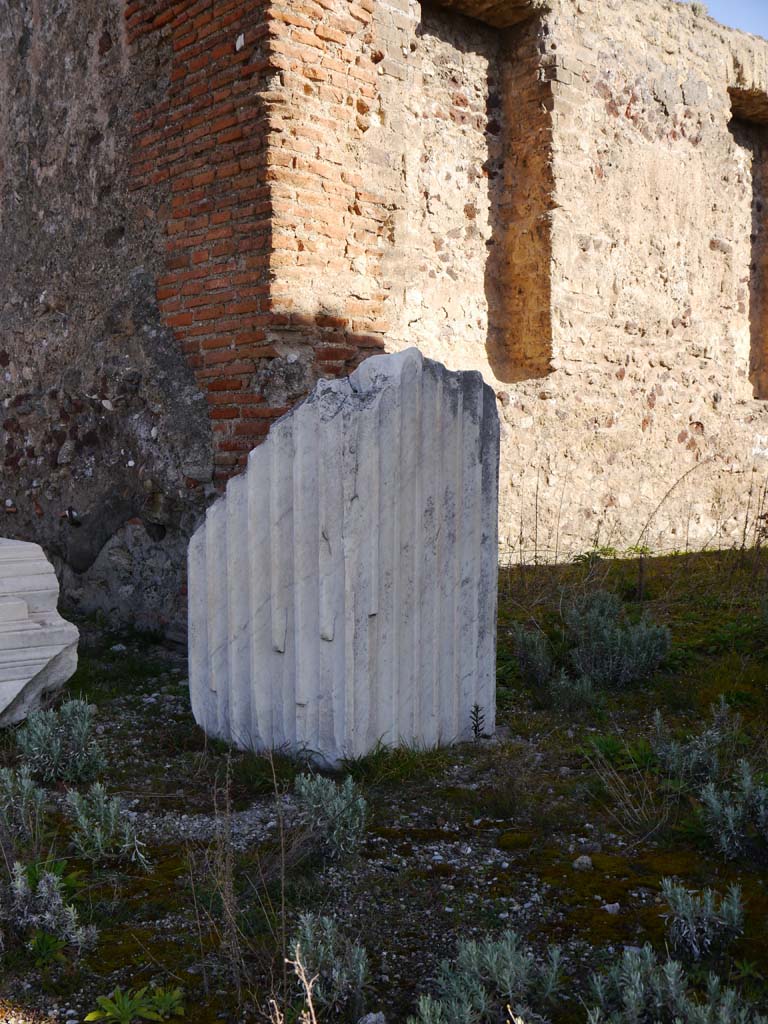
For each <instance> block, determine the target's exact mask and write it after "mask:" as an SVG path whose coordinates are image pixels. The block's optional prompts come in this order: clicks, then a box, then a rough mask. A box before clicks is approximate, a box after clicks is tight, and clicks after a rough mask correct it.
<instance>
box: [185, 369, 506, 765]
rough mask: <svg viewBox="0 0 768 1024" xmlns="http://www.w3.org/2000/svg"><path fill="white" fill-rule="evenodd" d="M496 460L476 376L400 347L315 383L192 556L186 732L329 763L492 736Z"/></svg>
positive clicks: (492, 417)
mask: <svg viewBox="0 0 768 1024" xmlns="http://www.w3.org/2000/svg"><path fill="white" fill-rule="evenodd" d="M498 458H499V425H498V417H497V412H496V405H495V399H494V395H493V392H492V391H491V390H490V388H488V387H487V386H486V385H484V384H483V381H482V378H481V376H480V374H478V373H474V372H473V373H452V372H450V371H448V370H447V369H446V368H445V367H443V366H442V365H441V364H439V363H436V362H432V361H431V360H425V359H424V358H423V357H422V356H421V354H420V353H419V352H418V351H417V350H416V349H409V350H407V351H405V352H401V353H399V354H397V355H389V356H374V357H372V358H370V359H368V360H366V361H365V362H364V363H363V364H362V365H361V366H360V367H358V369H357V370H356V371H355V372H354V373H353V374H352V375H351V377H349V378H347V379H344V380H322V381H320V382H319V383H318V385H317V386H316V388H315V390H314V391H313V393H312V394H311V395H310V396H309V398H308V399H307V400H306V401H305V402H303V403H302V404H301V405H299V406H298V407H297V408H295V409H294V410H293V411H292V412H290V413H288V414H287V415H286V416H284V417H283V418H282V419H281V420H279V421H278V422H277V423H276V424H275V425H274V426H273V427H272V429H271V431H270V433H269V435H268V437H267V439H266V441H265V442H264V444H263V445H261V446H260V447H258V448H256V449H255V450H254V451H252V452H251V454H250V456H249V459H248V469H247V472H245V473H243V474H242V475H241V476H239V477H236V478H234V479H232V480H230V482H229V484H228V486H227V492H226V496H225V497H224V498H221V499H220V500H219V501H217V502H216V503H215V504H214V505H213V506H211V508H209V510H208V513H207V516H206V521H205V523H204V524H203V525H202V526H201V527H200V528H199V529H198V530H197V532H196V533H195V534H194V536H193V538H192V541H191V543H190V548H189V661H190V692H191V699H192V708H193V712H194V714H195V718H196V719H197V721H198V722H199V723H200V725H201V726H202V727H203V728H204V729H205V730H206V731H207V732H208V733H209V734H211V735H214V736H217V737H220V738H222V739H225V740H229V741H231V742H233V743H235V744H237V745H238V746H240V747H244V748H250V749H254V750H263V749H272V748H286V749H289V750H294V751H299V750H305V751H308V752H312V753H314V754H315V755H317V756H318V757H319V758H320V759H323V760H326V761H328V762H331V763H334V762H337V761H338V760H339V759H341V758H344V757H351V756H360V755H363V754H366V753H368V752H369V751H371V750H372V749H374V748H375V747H376V745H377V744H378V743H379V742H382V743H384V744H388V745H395V744H399V743H408V744H424V745H429V746H432V745H435V744H437V743H447V742H451V741H455V740H466V739H471V738H472V735H473V728H472V723H473V709H476V710H479V712H480V714H481V719H482V721H483V723H484V725H483V728H484V731H485V732H486V733H491V732H493V730H494V727H495V664H494V662H495V647H496V584H497V525H496V524H497V502H498Z"/></svg>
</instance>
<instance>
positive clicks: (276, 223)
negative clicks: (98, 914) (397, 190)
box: [125, 0, 387, 481]
mask: <svg viewBox="0 0 768 1024" xmlns="http://www.w3.org/2000/svg"><path fill="white" fill-rule="evenodd" d="M371 9H372V4H371V2H370V0H363V2H361V3H352V2H350V0H273V2H268V0H177V2H171V3H168V2H167V0H162V2H161V0H141V2H139V0H137V2H133V3H129V4H128V5H127V7H126V11H125V17H126V24H127V31H128V36H129V40H130V42H131V44H132V45H133V46H134V47H136V48H140V47H153V48H156V49H159V50H160V51H161V52H162V53H163V54H167V56H168V59H169V72H168V78H169V80H168V87H167V92H166V95H165V96H164V97H163V99H162V101H161V102H160V103H158V104H157V105H156V106H155V107H154V108H152V109H149V110H143V111H141V112H139V113H138V114H137V115H136V116H135V119H134V124H133V126H132V130H133V138H134V146H133V153H132V163H131V172H132V176H131V187H132V189H134V190H136V191H142V192H146V193H147V195H148V197H149V198H148V204H149V205H151V204H152V203H153V202H154V206H155V213H156V216H157V217H158V218H159V219H160V221H161V223H162V224H163V225H164V229H165V236H166V273H165V274H163V276H162V277H160V279H159V280H158V282H157V299H158V302H159V305H160V309H161V312H162V314H163V316H164V319H165V323H166V324H167V325H168V327H170V328H171V329H172V330H173V331H174V333H175V335H176V337H177V338H178V340H179V345H180V347H181V349H182V351H183V352H184V353H185V355H186V358H187V359H188V361H189V364H190V366H191V367H192V368H193V369H194V371H195V373H196V375H197V379H198V382H199V384H200V387H201V389H202V390H203V392H204V393H205V394H206V395H207V398H208V404H209V409H210V416H211V420H212V421H213V427H214V444H215V448H216V451H215V463H216V468H217V476H218V478H219V479H220V480H222V481H223V480H224V479H226V477H227V476H229V475H231V473H232V472H234V471H236V470H237V468H238V467H239V466H241V465H242V464H243V463H244V461H245V458H246V456H247V452H248V450H249V447H252V446H253V445H255V444H257V443H258V442H259V441H260V440H261V439H262V438H263V435H264V433H266V431H267V429H268V426H269V423H270V422H271V420H273V419H275V418H276V417H277V416H279V415H282V414H283V413H284V412H285V408H284V407H283V406H281V407H272V406H271V405H270V402H269V401H268V399H267V396H266V395H262V394H260V393H259V391H258V389H257V387H256V385H255V383H254V378H255V376H256V374H257V372H259V371H262V370H263V369H264V367H265V364H266V369H267V374H266V376H267V377H268V369H269V363H270V361H271V360H273V359H276V358H279V357H280V354H281V348H280V344H281V341H282V342H283V344H284V345H296V344H299V345H305V346H306V345H310V346H312V349H313V352H314V358H313V360H312V363H313V368H314V376H334V375H343V374H345V373H347V372H349V370H350V369H351V368H352V367H353V366H354V365H355V364H356V363H357V362H358V361H359V360H360V358H362V357H364V356H365V355H367V354H368V353H369V352H370V351H371V350H372V349H375V348H377V347H383V335H384V333H385V331H386V329H387V324H386V322H385V321H384V320H383V319H382V313H381V298H382V296H381V295H380V294H374V295H373V297H372V298H371V299H370V300H362V301H361V300H355V301H353V302H346V301H345V299H344V292H343V287H344V281H345V279H350V278H351V277H354V276H356V271H355V270H354V269H353V267H352V262H353V260H355V259H358V258H363V259H366V260H368V265H369V267H370V268H372V272H373V273H374V274H375V268H376V264H377V261H378V259H379V256H378V247H377V240H378V238H379V236H380V235H381V234H382V233H383V232H384V230H385V224H386V210H385V209H384V204H383V201H381V200H380V199H379V197H377V195H376V194H375V193H371V192H369V191H365V190H364V189H363V187H362V183H361V182H360V181H359V180H358V179H357V178H356V177H355V175H353V174H350V173H348V164H349V159H348V155H347V154H348V152H349V150H350V147H352V148H354V147H355V146H356V145H358V144H359V141H360V139H361V138H362V136H363V134H364V132H365V131H366V130H367V123H366V118H367V116H368V112H369V111H370V109H371V106H372V104H373V101H374V98H375V89H374V83H375V79H376V75H375V70H374V65H373V63H372V60H371V58H370V56H367V55H366V52H365V50H366V48H365V45H364V39H365V31H366V28H367V26H368V25H369V23H370V21H371ZM334 280H336V281H338V282H339V289H338V293H337V294H334V287H333V282H334ZM321 295H322V301H319V300H318V296H321ZM332 307H335V308H332ZM259 379H260V380H263V379H265V374H264V373H263V372H260V373H259ZM246 399H247V401H246ZM254 410H258V411H257V412H254Z"/></svg>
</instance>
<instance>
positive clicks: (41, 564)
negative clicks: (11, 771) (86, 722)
mask: <svg viewBox="0 0 768 1024" xmlns="http://www.w3.org/2000/svg"><path fill="white" fill-rule="evenodd" d="M58 600H59V581H58V580H57V579H56V573H55V572H54V570H53V566H52V565H51V563H50V562H49V561H48V559H47V558H46V557H45V555H44V554H43V550H42V548H40V547H39V546H38V545H37V544H30V543H27V542H26V541H19V540H6V539H3V538H0V726H4V725H11V724H13V723H14V722H20V721H22V719H24V718H26V716H27V715H28V714H29V712H30V711H34V710H35V708H36V707H38V705H39V703H40V699H41V697H42V696H43V694H45V693H48V692H49V691H51V690H57V689H59V687H61V686H63V685H64V683H65V682H66V681H67V680H68V679H69V678H70V676H71V675H72V674H73V673H74V671H75V669H76V668H77V642H78V638H79V634H78V631H77V627H76V626H73V625H72V623H71V622H67V621H66V620H65V619H63V618H62V617H61V616H60V615H59V613H58V611H57V610H56V608H57V605H58Z"/></svg>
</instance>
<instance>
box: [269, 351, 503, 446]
mask: <svg viewBox="0 0 768 1024" xmlns="http://www.w3.org/2000/svg"><path fill="white" fill-rule="evenodd" d="M420 371H421V372H426V373H432V374H435V375H437V376H439V377H440V378H441V379H442V380H443V382H444V383H448V384H449V386H452V388H454V389H455V390H457V391H458V390H460V389H461V388H462V387H467V386H468V387H469V388H477V389H479V388H480V386H482V388H483V391H484V392H485V398H486V399H488V398H491V399H493V400H494V401H495V397H494V394H493V390H492V389H491V388H490V387H489V385H488V384H486V383H485V381H484V380H483V375H482V374H481V373H480V372H479V371H477V370H449V369H448V368H447V367H445V366H443V364H442V363H440V362H437V361H436V360H434V359H427V358H426V357H425V356H424V355H423V354H422V353H421V351H420V350H419V349H418V348H415V347H411V348H406V349H403V350H402V351H401V352H392V353H385V352H381V353H377V354H376V355H373V356H369V357H368V358H367V359H365V360H364V361H363V362H362V363H360V365H359V366H357V367H356V368H355V369H354V370H353V371H352V373H351V374H350V375H349V376H348V377H322V378H321V379H320V380H318V381H317V382H316V384H315V386H314V388H313V389H312V391H311V392H310V393H309V394H308V395H307V396H306V398H304V399H302V400H301V401H300V402H297V403H296V405H294V406H293V407H292V408H291V409H289V410H288V412H286V413H284V414H283V415H282V416H281V417H279V418H278V419H277V420H275V421H274V423H272V425H271V428H270V432H271V431H272V430H274V429H275V427H278V426H279V425H281V424H283V423H284V422H285V421H286V420H290V419H292V418H293V417H294V416H296V414H297V413H298V412H299V410H300V409H301V408H302V406H304V405H312V404H315V403H320V404H321V406H322V409H321V413H320V415H321V418H328V417H332V416H334V415H336V413H337V412H338V410H339V408H341V407H342V406H345V405H346V404H347V403H349V402H351V403H354V404H360V405H365V404H367V403H368V402H370V401H372V400H373V399H375V398H376V397H377V396H378V395H380V394H381V393H382V392H384V391H386V390H387V389H388V388H395V387H398V386H399V385H400V384H401V383H402V381H403V378H407V377H408V376H409V375H412V374H418V373H419V372H420ZM267 436H269V435H267ZM258 450H259V448H254V449H253V451H252V452H251V454H254V453H255V452H258Z"/></svg>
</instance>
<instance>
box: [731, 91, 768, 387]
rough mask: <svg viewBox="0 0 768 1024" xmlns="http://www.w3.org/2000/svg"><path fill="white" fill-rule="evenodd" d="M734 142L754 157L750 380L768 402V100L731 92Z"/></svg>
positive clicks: (751, 235)
mask: <svg viewBox="0 0 768 1024" xmlns="http://www.w3.org/2000/svg"><path fill="white" fill-rule="evenodd" d="M728 91H729V93H730V96H731V106H732V109H733V119H732V120H731V122H730V124H729V130H730V132H731V135H732V136H733V139H734V141H735V142H736V144H737V145H738V146H740V147H741V148H742V149H745V150H747V151H748V152H749V153H750V154H751V157H752V168H751V172H752V173H751V177H752V195H751V206H752V228H751V234H750V245H751V255H750V261H749V329H750V351H749V379H750V381H751V383H752V387H753V388H754V396H755V398H759V399H768V96H767V95H765V94H764V93H759V92H755V91H752V90H741V89H729V90H728Z"/></svg>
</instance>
